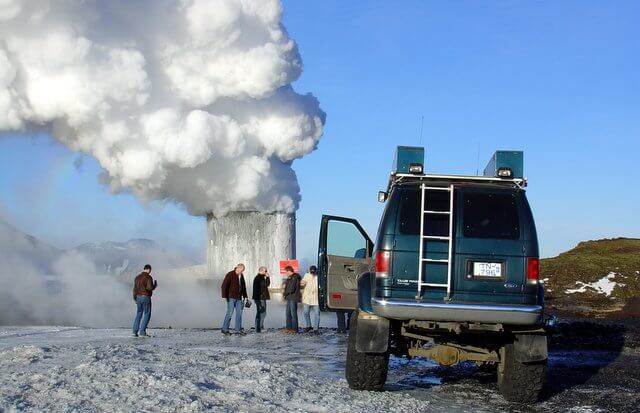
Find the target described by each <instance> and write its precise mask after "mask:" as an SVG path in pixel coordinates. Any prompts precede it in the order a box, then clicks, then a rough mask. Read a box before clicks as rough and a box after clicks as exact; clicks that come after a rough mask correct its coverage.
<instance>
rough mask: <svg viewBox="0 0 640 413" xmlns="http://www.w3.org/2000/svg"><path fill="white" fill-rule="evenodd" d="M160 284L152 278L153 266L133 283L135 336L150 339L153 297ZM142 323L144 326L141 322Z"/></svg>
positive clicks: (147, 267) (147, 266)
mask: <svg viewBox="0 0 640 413" xmlns="http://www.w3.org/2000/svg"><path fill="white" fill-rule="evenodd" d="M157 286H158V282H157V281H154V279H153V278H152V277H151V265H149V264H147V265H145V266H144V271H142V272H141V273H140V274H138V276H137V277H136V279H135V280H134V282H133V301H135V303H136V318H135V319H134V320H133V336H134V337H138V336H140V337H149V335H148V334H147V326H148V325H149V320H150V319H151V296H152V295H153V290H155V289H156V287H157ZM141 321H142V324H140V322H141Z"/></svg>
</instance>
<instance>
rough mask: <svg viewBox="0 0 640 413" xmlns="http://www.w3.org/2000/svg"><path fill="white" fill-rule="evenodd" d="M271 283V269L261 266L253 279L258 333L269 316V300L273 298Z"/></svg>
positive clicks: (253, 296)
mask: <svg viewBox="0 0 640 413" xmlns="http://www.w3.org/2000/svg"><path fill="white" fill-rule="evenodd" d="M270 284H271V280H270V279H269V270H267V267H264V266H263V267H260V268H259V269H258V275H256V277H255V278H254V279H253V295H252V298H253V301H255V303H256V333H259V332H261V331H262V330H263V329H264V319H265V317H266V316H267V300H268V299H270V298H271V297H270V295H269V285H270Z"/></svg>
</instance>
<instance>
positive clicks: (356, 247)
mask: <svg viewBox="0 0 640 413" xmlns="http://www.w3.org/2000/svg"><path fill="white" fill-rule="evenodd" d="M366 251H367V240H366V239H365V237H364V236H363V235H362V233H360V230H358V228H357V227H356V226H355V225H353V224H351V223H348V222H340V221H329V226H328V229H327V254H328V255H335V256H338V257H348V258H365V257H366Z"/></svg>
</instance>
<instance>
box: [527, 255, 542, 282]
mask: <svg viewBox="0 0 640 413" xmlns="http://www.w3.org/2000/svg"><path fill="white" fill-rule="evenodd" d="M539 278H540V260H539V259H537V258H534V257H529V258H527V282H529V283H533V284H535V283H537V282H538V279H539Z"/></svg>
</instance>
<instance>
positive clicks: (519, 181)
mask: <svg viewBox="0 0 640 413" xmlns="http://www.w3.org/2000/svg"><path fill="white" fill-rule="evenodd" d="M412 182H423V183H425V182H429V183H430V184H433V185H442V186H448V185H450V184H456V183H458V184H464V183H485V184H493V185H500V186H505V187H508V188H518V189H525V188H526V186H527V178H499V177H493V176H469V175H439V174H405V173H392V174H391V176H390V177H389V185H388V187H387V192H389V191H390V190H391V188H392V187H393V186H395V185H398V184H402V183H412Z"/></svg>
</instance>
